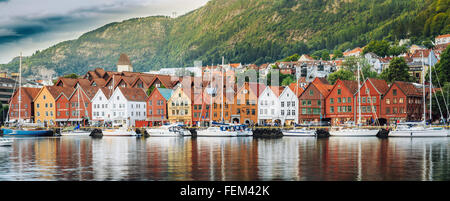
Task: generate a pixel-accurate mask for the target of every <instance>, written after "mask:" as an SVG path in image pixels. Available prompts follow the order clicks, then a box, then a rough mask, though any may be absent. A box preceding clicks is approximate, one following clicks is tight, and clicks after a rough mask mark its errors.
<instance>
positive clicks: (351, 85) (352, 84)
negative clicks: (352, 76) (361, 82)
mask: <svg viewBox="0 0 450 201" xmlns="http://www.w3.org/2000/svg"><path fill="white" fill-rule="evenodd" d="M340 81H341V83H342V85H344V86H345V87H346V88H347V89H348V90H349V91H350V93H352V94H355V93H356V92H357V91H358V82H357V81H353V80H340ZM336 83H337V82H336Z"/></svg>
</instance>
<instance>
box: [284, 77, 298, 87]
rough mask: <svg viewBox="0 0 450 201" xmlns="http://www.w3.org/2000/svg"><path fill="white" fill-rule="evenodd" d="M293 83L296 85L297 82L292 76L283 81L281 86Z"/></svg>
mask: <svg viewBox="0 0 450 201" xmlns="http://www.w3.org/2000/svg"><path fill="white" fill-rule="evenodd" d="M291 83H295V80H294V79H292V77H291V76H288V77H286V78H285V79H283V81H282V82H281V86H289V85H290V84H291Z"/></svg>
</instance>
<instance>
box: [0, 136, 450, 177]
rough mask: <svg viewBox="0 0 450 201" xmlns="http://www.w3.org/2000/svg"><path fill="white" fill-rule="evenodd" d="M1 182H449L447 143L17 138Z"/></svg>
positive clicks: (0, 156) (0, 153)
mask: <svg viewBox="0 0 450 201" xmlns="http://www.w3.org/2000/svg"><path fill="white" fill-rule="evenodd" d="M14 140H15V142H14V144H13V146H12V147H0V180H13V181H14V180H76V181H78V180H80V181H84V180H99V181H103V180H156V181H161V180H169V181H189V180H201V181H209V180H212V181H229V180H244V181H248V180H265V181H267V180H295V181H303V180H308V181H310V180H312V181H322V180H338V181H340V180H345V181H347V180H349V181H365V180H370V181H373V180H375V181H376V180H388V181H389V180H423V181H427V180H429V181H432V180H449V179H450V167H449V164H450V163H449V157H450V153H449V150H450V147H449V141H448V139H447V138H393V139H387V140H381V139H377V138H344V137H342V138H338V137H335V138H330V139H316V138H307V137H306V138H295V137H290V138H289V137H285V138H282V139H276V140H254V139H252V138H197V139H191V138H147V139H140V138H128V137H124V138H118V137H116V138H114V137H109V138H108V137H105V138H103V139H91V138H89V137H59V138H58V137H52V138H17V139H14Z"/></svg>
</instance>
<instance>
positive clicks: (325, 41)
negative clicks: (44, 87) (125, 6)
mask: <svg viewBox="0 0 450 201" xmlns="http://www.w3.org/2000/svg"><path fill="white" fill-rule="evenodd" d="M449 4H450V0H211V1H210V2H208V3H207V4H206V5H205V6H203V7H201V8H199V9H197V10H194V11H192V12H190V13H187V14H185V15H183V16H180V17H177V18H174V19H172V18H169V17H162V16H157V17H146V18H136V19H130V20H126V21H123V22H120V23H111V24H108V25H105V26H103V27H101V28H99V29H96V30H93V31H91V32H88V33H86V34H84V35H82V36H81V37H80V38H78V39H76V40H71V41H65V42H62V43H59V44H57V45H55V46H53V47H50V48H48V49H46V50H43V51H40V52H36V53H35V54H33V55H32V56H31V57H27V58H25V59H24V62H25V64H26V65H25V66H26V68H25V74H30V73H31V69H32V68H36V67H39V66H44V67H46V68H51V69H54V70H55V71H56V72H57V73H59V74H60V75H62V74H68V73H72V72H74V73H85V72H86V71H87V70H89V69H92V68H95V67H103V68H105V69H109V70H112V69H114V68H115V63H116V62H117V60H118V58H119V55H120V53H126V54H128V55H129V56H130V59H131V60H132V62H133V66H134V69H135V71H149V70H156V69H160V68H164V67H179V66H192V65H193V61H194V60H202V61H203V63H204V64H209V65H210V64H212V63H215V64H217V63H219V62H220V61H221V57H222V56H225V58H226V60H227V62H240V63H244V64H245V63H256V64H261V63H265V62H273V61H275V60H278V59H282V58H285V57H286V56H289V55H292V54H294V53H298V54H302V53H310V52H313V51H315V50H322V49H328V50H330V51H331V50H334V49H340V50H345V49H348V48H354V47H356V46H364V45H365V44H367V43H368V42H370V41H372V40H380V39H386V40H390V41H396V40H399V39H402V38H406V37H408V38H412V39H413V41H420V40H423V39H426V38H431V37H433V36H436V35H439V34H442V33H444V32H449V31H450V27H449V24H450V20H449V19H450V18H449V16H450V13H449ZM17 66H18V60H17V59H14V60H13V61H11V62H10V63H9V64H6V65H2V66H1V67H2V68H4V69H8V70H10V71H16V70H15V69H17ZM68 69H70V70H69V72H68Z"/></svg>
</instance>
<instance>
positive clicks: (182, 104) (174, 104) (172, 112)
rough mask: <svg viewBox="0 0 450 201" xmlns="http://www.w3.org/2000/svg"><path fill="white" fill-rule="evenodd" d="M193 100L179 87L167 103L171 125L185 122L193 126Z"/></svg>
mask: <svg viewBox="0 0 450 201" xmlns="http://www.w3.org/2000/svg"><path fill="white" fill-rule="evenodd" d="M191 103H192V101H191V98H190V96H189V95H188V94H186V93H184V91H183V88H182V87H178V88H177V89H176V90H175V91H174V92H173V94H172V96H171V97H170V99H169V100H168V101H167V114H168V118H169V121H170V122H171V123H177V122H183V123H184V124H186V125H187V124H189V125H192V114H191V113H192V111H191Z"/></svg>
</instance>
